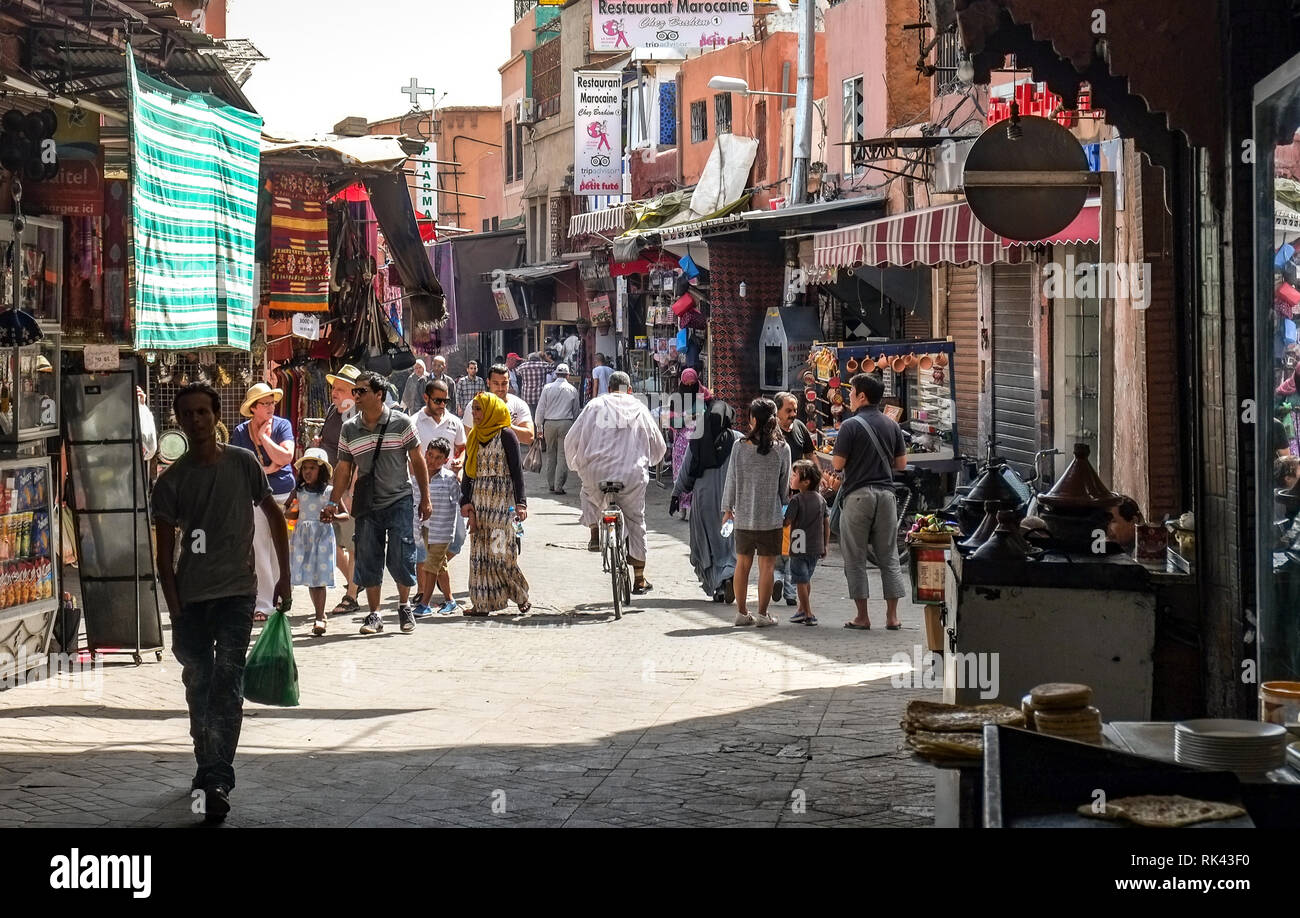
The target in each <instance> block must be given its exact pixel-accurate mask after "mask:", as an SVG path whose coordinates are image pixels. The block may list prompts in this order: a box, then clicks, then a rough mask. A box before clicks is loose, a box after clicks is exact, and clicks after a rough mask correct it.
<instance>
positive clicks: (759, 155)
mask: <svg viewBox="0 0 1300 918" xmlns="http://www.w3.org/2000/svg"><path fill="white" fill-rule="evenodd" d="M754 139H755V140H757V141H758V149H757V150H756V151H754V182H755V184H758V183H761V182H765V181H767V102H766V100H765V101H762V102H755V103H754Z"/></svg>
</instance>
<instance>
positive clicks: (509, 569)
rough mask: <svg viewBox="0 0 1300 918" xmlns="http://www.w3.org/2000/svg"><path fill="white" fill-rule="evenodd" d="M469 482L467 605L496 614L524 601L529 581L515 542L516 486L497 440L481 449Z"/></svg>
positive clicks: (503, 450)
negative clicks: (471, 498) (470, 521)
mask: <svg viewBox="0 0 1300 918" xmlns="http://www.w3.org/2000/svg"><path fill="white" fill-rule="evenodd" d="M478 465H479V468H478V471H479V474H478V477H476V478H475V479H474V517H475V519H476V520H477V521H478V525H477V526H475V527H474V532H473V533H471V535H470V548H469V601H470V603H471V604H472V605H473V606H474V609H475V611H477V612H499V611H501V610H502V609H504V608H505V607H506V604H507V603H508V602H511V601H513V602H514V603H515V604H516V605H523V604H524V603H526V602H528V581H527V580H526V579H525V578H524V573H523V571H521V570H520V569H519V545H518V543H516V542H515V533H514V528H513V526H514V519H513V517H512V516H511V514H510V512H509V511H510V508H511V507H513V506H514V504H515V486H514V483H513V481H512V480H511V478H510V468H509V466H508V465H507V464H506V451H505V447H504V446H502V445H501V438H500V437H499V436H497V437H493V438H492V439H491V440H490V441H488V442H487V443H486V444H484V446H483V449H482V451H481V452H480V453H479V456H478Z"/></svg>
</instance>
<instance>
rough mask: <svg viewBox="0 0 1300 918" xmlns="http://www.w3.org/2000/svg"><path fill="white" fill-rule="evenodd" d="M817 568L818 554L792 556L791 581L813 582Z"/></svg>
mask: <svg viewBox="0 0 1300 918" xmlns="http://www.w3.org/2000/svg"><path fill="white" fill-rule="evenodd" d="M815 570H817V556H816V555H791V556H790V582H791V583H812V575H813V571H815Z"/></svg>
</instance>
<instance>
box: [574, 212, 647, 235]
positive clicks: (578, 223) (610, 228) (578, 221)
mask: <svg viewBox="0 0 1300 918" xmlns="http://www.w3.org/2000/svg"><path fill="white" fill-rule="evenodd" d="M633 207H634V205H633V204H631V203H628V204H615V205H614V206H613V207H605V208H602V209H600V210H593V211H592V212H591V213H586V214H574V215H573V216H572V217H570V218H569V237H570V238H572V237H574V236H586V235H589V234H594V233H599V234H601V235H606V236H610V235H612V236H617V235H618V234H620V233H622V232H623V231H624V230H625V229H627V225H628V223H629V222H630V221H631V220H632V217H633V215H634V214H635V213H636V212H635V210H634V209H633Z"/></svg>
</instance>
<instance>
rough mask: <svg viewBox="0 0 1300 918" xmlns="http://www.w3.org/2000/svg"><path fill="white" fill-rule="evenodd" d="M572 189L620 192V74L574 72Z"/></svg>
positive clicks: (605, 192)
mask: <svg viewBox="0 0 1300 918" xmlns="http://www.w3.org/2000/svg"><path fill="white" fill-rule="evenodd" d="M573 103H574V104H573V113H574V117H573V141H574V144H573V188H574V193H575V194H579V195H588V196H589V195H601V194H622V193H623V75H622V74H621V73H619V72H618V71H614V72H613V73H605V72H600V73H595V72H591V71H584V70H579V71H576V72H575V73H574V74H573Z"/></svg>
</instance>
